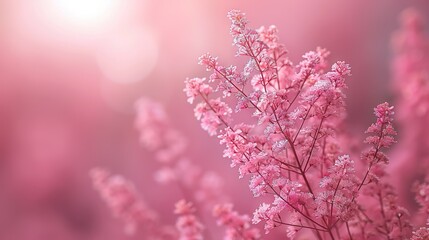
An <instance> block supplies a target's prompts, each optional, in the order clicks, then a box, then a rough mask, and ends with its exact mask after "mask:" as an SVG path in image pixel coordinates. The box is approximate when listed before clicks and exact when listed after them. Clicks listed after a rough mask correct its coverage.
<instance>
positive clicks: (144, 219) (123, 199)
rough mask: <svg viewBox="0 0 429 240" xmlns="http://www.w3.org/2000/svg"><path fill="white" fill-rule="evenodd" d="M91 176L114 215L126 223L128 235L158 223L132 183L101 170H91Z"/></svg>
mask: <svg viewBox="0 0 429 240" xmlns="http://www.w3.org/2000/svg"><path fill="white" fill-rule="evenodd" d="M90 175H91V178H92V181H93V184H94V188H95V189H96V190H97V191H98V192H99V193H100V195H101V197H102V198H103V200H104V201H105V202H106V204H107V205H108V206H109V208H110V209H111V210H112V211H113V215H114V216H116V217H117V218H120V219H122V220H123V221H124V222H125V231H126V232H127V233H128V234H133V233H134V232H135V231H136V230H137V226H138V225H141V224H146V225H153V224H155V223H156V221H157V214H156V213H155V212H154V211H153V210H151V209H149V208H148V207H147V206H146V204H145V203H144V202H143V201H142V199H141V198H140V197H139V196H138V194H137V191H136V189H135V187H134V185H133V184H132V183H131V182H129V181H127V180H126V179H124V178H123V177H122V176H120V175H111V174H110V173H109V172H108V171H106V170H104V169H100V168H95V169H93V170H91V173H90Z"/></svg>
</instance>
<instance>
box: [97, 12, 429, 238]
mask: <svg viewBox="0 0 429 240" xmlns="http://www.w3.org/2000/svg"><path fill="white" fill-rule="evenodd" d="M228 17H229V19H230V20H231V23H232V24H231V29H230V30H231V35H232V37H233V44H234V45H235V46H236V47H237V53H236V55H237V56H239V57H244V58H245V59H246V62H245V64H244V66H243V67H241V68H240V67H238V66H228V67H225V66H223V65H221V63H220V61H219V60H218V58H216V57H213V56H212V55H210V54H208V53H207V54H204V55H203V56H201V57H200V59H199V64H201V65H203V66H204V67H205V68H206V70H207V71H208V72H209V73H210V75H209V77H208V78H190V79H187V80H186V81H185V84H186V86H185V89H184V91H185V93H186V95H187V97H188V102H189V103H191V104H193V103H194V102H197V103H196V106H195V117H196V118H197V119H198V120H200V122H201V126H202V128H203V129H204V130H206V131H207V132H208V134H209V135H211V136H217V137H218V138H219V139H220V143H221V144H222V145H223V146H224V156H225V157H227V158H229V159H231V166H232V167H236V168H238V172H239V177H240V178H248V179H249V188H250V190H251V192H252V193H253V195H254V197H256V198H260V199H261V204H260V206H259V207H258V208H257V209H256V210H255V211H254V212H253V218H251V217H250V216H248V215H246V214H239V213H238V212H237V211H235V210H234V209H233V205H232V204H231V203H229V200H228V197H227V196H225V194H224V193H223V192H222V181H221V178H220V177H219V175H217V174H216V173H213V172H204V171H203V170H201V169H200V168H198V167H197V166H196V165H195V164H193V163H192V162H191V161H190V160H188V159H187V158H186V157H185V156H184V155H185V149H186V147H187V146H186V139H185V137H184V136H183V135H182V134H181V133H180V132H179V131H177V130H175V129H174V128H172V127H171V125H170V122H169V119H168V116H167V114H166V113H165V111H164V110H163V108H162V106H161V105H159V104H157V103H155V102H153V101H151V100H147V99H142V100H139V102H138V103H137V109H138V118H137V121H136V123H137V124H136V126H137V128H138V129H139V130H140V132H141V136H140V137H141V138H140V140H141V142H142V144H143V145H144V146H145V147H146V148H147V149H149V150H151V151H152V152H153V153H154V156H155V158H156V159H157V160H158V161H159V162H160V163H161V165H162V167H161V168H160V170H159V171H157V173H156V177H155V178H156V180H157V181H158V182H160V183H174V184H176V186H177V188H178V189H180V191H181V192H182V195H183V198H184V199H183V200H178V201H176V204H175V211H174V213H175V214H177V215H178V219H177V221H176V224H175V228H174V227H173V226H170V225H169V224H163V223H162V221H161V220H160V218H159V216H158V214H157V213H156V211H155V210H153V209H151V208H150V207H149V206H148V205H147V204H146V203H144V201H143V199H142V198H141V197H140V196H139V195H138V194H137V191H136V190H135V188H134V186H133V184H132V183H130V182H128V181H127V180H125V179H124V178H123V177H121V176H111V175H110V174H109V173H108V172H107V171H105V170H102V169H95V170H93V171H92V174H91V176H92V177H93V182H94V186H95V188H96V189H98V190H99V191H100V193H101V195H102V197H103V199H104V200H105V201H106V202H107V204H108V205H109V206H110V207H111V208H112V210H113V212H114V214H115V215H116V216H117V217H118V218H121V219H123V220H124V221H125V223H126V226H127V229H128V231H129V232H130V233H132V232H133V231H135V229H136V228H137V226H138V225H144V226H146V228H145V233H146V236H148V239H204V238H210V235H209V233H208V232H207V229H209V224H210V221H207V219H205V217H204V211H207V210H208V211H209V212H211V213H212V215H213V216H214V218H215V219H216V222H217V224H218V225H221V226H224V227H225V228H226V231H225V234H224V239H234V240H235V239H245V240H254V239H260V238H263V235H262V234H261V233H260V231H259V229H258V228H257V227H253V226H252V225H251V223H253V224H258V223H260V222H262V223H264V229H265V233H266V234H271V231H272V230H273V229H274V228H277V227H284V228H285V230H286V231H285V232H284V233H283V232H282V234H283V237H286V239H308V238H310V239H392V240H393V239H413V240H417V239H428V238H429V228H428V226H425V225H423V226H419V224H420V225H421V223H422V222H425V223H426V224H429V211H428V209H429V190H428V189H429V187H428V186H429V183H428V182H429V181H427V180H426V181H425V180H423V179H420V180H421V181H419V182H417V183H414V187H413V189H414V192H415V193H416V200H417V203H418V204H419V205H420V212H416V213H415V214H414V213H412V212H410V211H408V210H407V209H405V208H404V207H401V206H400V204H399V199H400V196H398V194H397V188H396V185H395V184H393V182H392V181H391V180H390V179H391V177H390V176H389V174H388V172H389V171H390V169H389V168H388V167H387V166H388V163H389V157H388V155H387V154H386V150H387V149H388V148H390V147H392V145H393V144H394V143H395V136H396V135H397V133H396V131H395V129H394V127H393V116H394V111H393V110H394V108H393V106H391V105H390V104H388V103H382V104H379V105H378V106H376V107H375V108H374V114H375V117H376V120H375V122H374V123H373V124H372V125H370V126H369V128H368V129H367V131H366V134H367V137H366V139H365V140H364V143H365V145H362V147H359V149H360V150H359V152H356V151H355V150H353V149H352V148H350V147H349V145H350V144H349V143H350V142H351V140H350V136H349V135H348V134H346V133H345V131H344V130H343V129H342V125H343V124H342V122H343V119H344V117H345V115H346V110H345V101H344V99H345V94H344V89H346V87H347V84H346V82H347V78H348V77H349V76H351V67H350V66H349V65H348V64H347V63H345V62H343V61H337V62H335V63H334V64H332V65H331V66H330V67H329V65H328V59H327V58H328V56H329V52H328V51H327V50H326V49H323V48H317V49H316V50H315V51H310V52H307V53H305V54H304V55H303V59H302V60H301V61H300V62H299V63H298V64H294V63H292V61H291V60H290V59H289V58H288V55H287V51H286V49H285V47H284V45H282V44H280V43H279V38H278V36H277V31H278V30H277V28H276V27H275V26H270V27H261V28H259V29H256V30H254V29H252V28H250V27H249V22H248V20H247V19H246V16H245V14H244V13H242V12H240V11H238V10H233V11H230V12H229V13H228ZM407 21H408V20H407ZM413 23H414V25H413ZM410 26H411V27H412V26H415V22H411V23H410V24H408V25H406V27H410ZM405 32H406V33H409V32H407V31H405ZM406 36H407V35H403V36H402V37H398V39H402V40H398V41H399V42H400V44H403V46H404V47H403V48H402V49H404V50H403V51H404V52H407V46H409V45H407V44H411V45H412V46H414V47H410V49H415V44H414V43H416V42H417V43H418V44H420V45H418V46H429V45H428V44H427V43H429V41H426V40H424V39H423V38H419V41H412V40H415V39H416V38H410V39H412V40H410V41H408V40H407V39H408V38H406ZM404 39H405V40H404ZM425 41H426V45H425V44H421V43H422V42H425ZM413 44H414V45H413ZM412 52H414V53H415V51H414V50H413V51H412ZM401 53H403V52H402V51H401ZM401 56H402V55H398V61H397V62H398V63H395V64H400V65H401V64H402V65H404V66H409V67H406V68H400V67H395V69H400V72H399V73H398V76H407V74H409V72H412V73H413V76H414V73H415V72H417V73H418V75H416V76H426V75H424V74H426V73H427V71H426V69H427V68H425V67H421V68H420V67H418V68H417V67H416V68H414V67H412V66H426V65H424V64H423V63H422V64H420V65H413V64H410V62H409V61H413V62H416V61H417V62H418V60H419V59H420V60H421V59H422V58H416V57H415V56H414V55H413V54H405V55H403V56H404V57H401ZM428 56H429V53H428ZM410 59H411V60H410ZM424 59H426V58H424ZM401 61H402V62H403V63H402V62H401ZM422 61H423V60H422ZM407 64H408V65H407ZM402 65H401V66H402ZM418 79H421V77H420V78H418ZM416 81H417V80H416ZM420 82H421V81H420V80H419V82H418V83H420ZM415 84H417V83H415ZM413 86H414V85H413ZM418 89H420V90H421V89H423V88H418ZM424 89H427V88H424ZM421 91H422V93H421V94H420V95H419V96H422V98H424V97H425V96H426V95H425V93H426V92H423V91H424V90H421ZM401 94H404V95H405V93H403V92H401ZM402 101H404V102H406V99H405V100H404V99H403V100H402ZM413 104H416V103H413ZM399 105H400V106H402V105H406V104H399ZM419 106H420V108H423V109H426V107H428V106H429V103H428V102H427V101H426V102H425V101H421V102H419ZM420 108H419V109H420ZM400 110H401V109H400ZM402 111H403V110H402ZM425 113H426V111H423V113H422V114H420V115H419V116H418V117H421V118H422V119H423V118H424V116H426V114H425ZM418 117H416V118H414V120H418ZM423 122H424V121H423V120H422V121H416V126H418V125H419V124H420V125H422V123H423ZM421 127H424V126H421ZM413 136H414V135H413ZM416 157H417V156H416ZM398 162H400V161H398ZM410 213H412V214H410ZM418 219H424V220H423V221H420V222H419V221H418ZM425 223H423V224H425ZM148 226H149V227H148Z"/></svg>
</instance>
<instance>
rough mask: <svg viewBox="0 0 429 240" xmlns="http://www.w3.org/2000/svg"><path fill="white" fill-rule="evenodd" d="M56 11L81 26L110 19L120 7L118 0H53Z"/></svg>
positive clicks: (92, 24)
mask: <svg viewBox="0 0 429 240" xmlns="http://www.w3.org/2000/svg"><path fill="white" fill-rule="evenodd" d="M53 1H54V2H53V3H54V7H55V11H57V13H58V14H59V15H61V16H62V17H63V18H65V20H67V21H69V22H70V23H73V24H76V25H79V26H83V25H85V26H94V25H99V24H103V23H105V22H107V21H109V20H110V19H111V18H112V17H113V15H114V13H115V12H116V11H117V9H118V7H119V1H118V0H53Z"/></svg>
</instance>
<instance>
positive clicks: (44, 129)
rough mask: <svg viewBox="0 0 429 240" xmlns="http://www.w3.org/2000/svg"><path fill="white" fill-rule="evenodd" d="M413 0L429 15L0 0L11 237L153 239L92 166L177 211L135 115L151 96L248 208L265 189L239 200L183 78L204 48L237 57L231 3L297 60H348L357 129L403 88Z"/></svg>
mask: <svg viewBox="0 0 429 240" xmlns="http://www.w3.org/2000/svg"><path fill="white" fill-rule="evenodd" d="M409 6H414V7H416V8H417V9H419V10H420V11H422V14H423V15H424V16H429V15H428V14H429V2H428V1H426V0H420V1H416V0H409V1H390V0H379V1H342V0H332V1H316V0H312V1H311V0H303V1H291V0H289V1H274V0H270V1H253V0H252V1H250V0H234V1H227V0H223V1H200V0H180V1H166V0H157V1H155V0H33V1H28V0H1V1H0V133H1V136H0V239H11V240H39V239H107V240H109V239H127V238H129V239H142V238H141V236H138V235H137V236H134V237H126V236H125V235H124V233H123V228H122V226H121V223H120V222H119V221H118V220H116V219H114V218H113V217H112V216H111V214H110V212H109V210H108V209H107V207H106V206H105V205H104V203H103V202H102V201H101V200H100V198H99V196H98V195H97V193H96V192H95V191H94V190H93V189H92V184H91V182H90V178H89V177H88V171H89V169H91V168H92V167H95V166H102V167H106V168H108V169H110V170H111V171H112V172H114V173H119V174H123V175H124V176H126V177H127V178H129V179H130V180H132V181H134V183H135V184H136V186H137V187H138V189H139V190H140V191H141V193H142V195H143V196H144V198H145V199H146V200H147V202H148V203H149V204H150V205H151V206H152V207H153V208H156V209H160V211H161V213H163V214H164V215H165V216H166V217H165V218H166V219H167V221H169V222H173V221H174V219H173V218H171V217H172V213H170V212H172V210H173V205H172V201H171V198H173V199H174V198H175V197H177V191H175V190H174V189H173V190H171V189H167V187H165V186H159V185H156V184H155V183H154V181H153V171H154V170H155V169H156V168H157V167H158V166H159V165H158V163H156V162H155V161H154V159H153V156H152V155H151V154H150V153H149V152H148V151H146V150H145V149H144V148H143V147H141V146H140V145H139V142H138V132H137V131H136V129H135V128H134V117H135V113H134V102H135V101H136V100H137V99H138V98H139V97H141V96H146V97H150V98H153V99H155V100H157V101H160V102H162V103H163V104H165V106H166V108H167V110H168V113H169V114H170V116H171V118H172V119H173V120H174V122H173V123H174V126H175V127H177V128H178V129H179V130H180V131H182V132H183V133H184V134H185V135H186V136H187V138H188V141H189V142H190V144H189V145H190V149H189V156H191V157H192V159H193V161H195V162H196V163H198V164H199V165H202V166H203V167H204V168H206V169H214V170H216V171H219V172H221V173H222V174H223V176H224V178H225V180H226V181H227V182H228V185H227V189H226V190H227V193H228V194H229V195H230V196H231V198H232V200H233V202H234V203H235V205H236V207H237V209H238V210H240V211H242V212H250V211H249V209H252V208H253V207H255V206H256V205H257V204H258V202H257V201H255V202H251V201H246V204H244V203H243V202H242V201H240V199H250V198H251V194H250V192H249V191H248V187H247V181H246V180H241V181H240V180H238V177H237V174H236V170H235V169H230V168H229V162H228V160H226V159H223V158H222V152H221V147H220V146H218V140H217V139H214V138H210V137H209V136H208V135H207V134H206V133H205V132H203V131H202V130H201V129H200V126H199V124H198V122H197V121H196V120H195V119H194V116H193V110H192V106H190V105H188V104H187V102H186V97H185V96H184V94H183V92H182V89H183V81H184V80H185V78H186V77H194V76H202V75H204V74H205V71H204V69H203V68H202V67H200V66H198V65H197V58H198V57H199V56H200V55H201V54H203V53H206V52H208V51H209V52H211V53H212V54H213V55H218V56H219V57H220V61H221V63H223V64H225V65H227V64H232V63H234V61H235V60H234V58H233V57H234V48H233V46H232V45H231V37H230V36H229V22H228V19H227V18H226V13H227V12H228V11H229V10H231V9H240V10H242V11H243V12H246V13H247V16H248V18H249V19H250V20H251V25H252V26H253V27H255V28H256V27H259V26H260V25H271V24H275V25H277V27H278V28H279V30H280V36H281V42H283V43H284V44H285V45H286V46H287V48H288V49H289V51H290V56H291V58H292V60H294V61H295V62H297V61H298V60H299V57H300V56H301V55H302V54H303V53H304V52H306V51H308V50H312V49H315V48H316V47H317V46H322V47H325V48H327V49H328V50H330V51H331V52H332V55H331V59H332V61H334V60H345V61H347V62H348V63H350V64H351V66H352V69H353V76H352V80H351V81H350V82H349V92H348V102H347V104H348V107H349V108H348V111H349V112H348V113H349V118H348V125H349V126H350V129H351V131H352V132H356V133H358V134H360V133H361V132H363V131H364V129H365V128H366V126H367V125H368V124H369V123H370V121H371V116H372V115H371V112H372V108H373V106H375V105H376V104H377V103H379V102H382V101H386V100H390V99H392V92H391V85H390V79H391V74H390V72H389V71H390V69H389V66H390V61H391V60H390V57H391V54H392V52H391V49H390V38H391V35H392V33H393V32H394V30H395V29H397V27H398V25H399V24H398V14H399V13H400V11H401V10H403V9H405V8H406V7H409ZM167 193H169V194H171V195H166V194H167Z"/></svg>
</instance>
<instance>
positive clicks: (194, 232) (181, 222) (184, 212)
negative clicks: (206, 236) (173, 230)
mask: <svg viewBox="0 0 429 240" xmlns="http://www.w3.org/2000/svg"><path fill="white" fill-rule="evenodd" d="M195 211H196V210H195V208H194V206H193V205H192V203H191V202H186V201H185V200H180V201H179V202H177V203H176V208H175V210H174V213H175V214H178V215H180V217H179V218H178V219H177V222H176V227H177V229H178V230H179V235H180V237H179V239H180V240H201V239H203V233H202V232H203V229H204V227H203V225H202V224H201V222H200V221H199V220H198V218H197V217H196V216H195V215H194V213H195Z"/></svg>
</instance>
